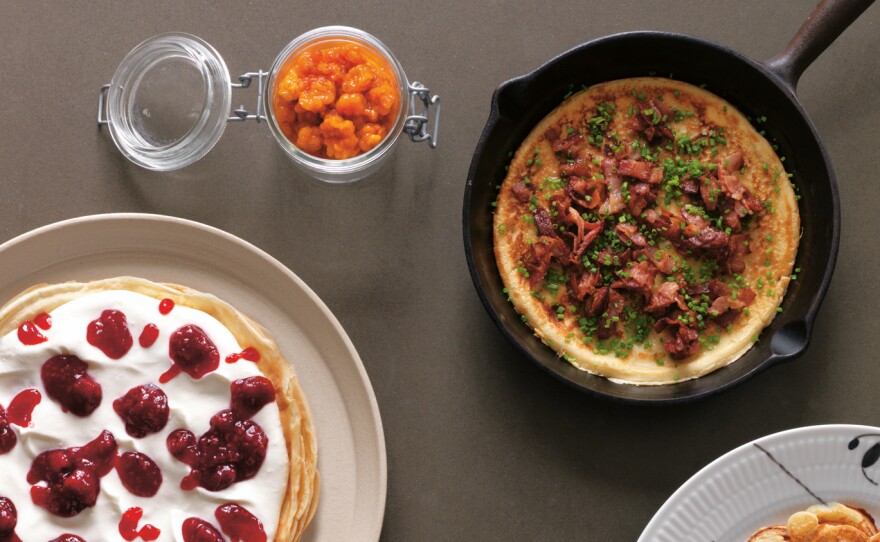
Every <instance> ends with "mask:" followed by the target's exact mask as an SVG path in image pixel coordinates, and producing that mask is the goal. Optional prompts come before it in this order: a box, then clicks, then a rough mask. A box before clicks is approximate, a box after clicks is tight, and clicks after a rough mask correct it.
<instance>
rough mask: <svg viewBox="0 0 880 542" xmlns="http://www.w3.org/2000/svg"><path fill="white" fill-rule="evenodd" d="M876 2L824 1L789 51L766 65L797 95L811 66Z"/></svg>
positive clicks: (793, 41)
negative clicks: (798, 85) (802, 77)
mask: <svg viewBox="0 0 880 542" xmlns="http://www.w3.org/2000/svg"><path fill="white" fill-rule="evenodd" d="M873 3H874V0H822V1H821V2H819V5H818V6H816V9H814V10H813V12H812V13H811V14H810V16H809V17H808V18H807V20H806V21H805V22H804V24H803V26H801V28H800V30H798V31H797V34H795V35H794V37H793V38H791V41H790V42H788V45H787V46H786V47H785V49H784V50H782V51H781V52H780V53H779V54H777V55H776V56H774V57H773V58H771V59H769V60H767V61H766V62H764V64H765V65H766V66H767V68H768V69H769V70H770V71H771V72H773V73H774V74H775V75H776V76H777V77H779V78H780V79H782V81H783V82H784V83H785V84H786V86H788V88H789V89H790V90H791V92H792V94H793V93H794V92H795V91H796V90H797V83H798V79H800V78H801V75H802V74H803V73H804V71H805V70H806V69H807V68H808V67H809V65H810V64H812V63H813V61H814V60H816V58H818V57H819V55H820V54H822V52H823V51H825V49H827V48H828V46H829V45H831V43H832V42H833V41H834V40H835V39H837V37H838V36H840V34H842V33H843V31H844V30H846V28H847V27H848V26H849V25H851V24H852V23H853V21H855V20H856V19H857V18H858V17H859V15H861V14H862V12H864V11H865V10H866V9H868V7H869V6H870V5H871V4H873Z"/></svg>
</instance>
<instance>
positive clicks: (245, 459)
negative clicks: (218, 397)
mask: <svg viewBox="0 0 880 542" xmlns="http://www.w3.org/2000/svg"><path fill="white" fill-rule="evenodd" d="M166 444H167V446H168V451H169V452H171V455H173V456H174V457H175V458H176V459H177V460H179V461H181V462H183V463H186V464H187V465H189V466H190V467H191V469H192V470H191V471H190V473H189V474H188V475H186V476H185V477H184V478H183V480H181V482H180V487H181V488H183V489H184V490H190V489H195V488H196V486H201V487H203V488H205V489H207V490H208V491H220V490H221V489H225V488H227V487H229V486H231V485H232V484H233V483H235V482H240V481H242V480H247V479H250V478H253V477H254V476H256V474H257V472H259V470H260V467H261V466H262V465H263V460H264V459H265V458H266V448H267V447H268V444H269V439H268V437H266V433H264V432H263V428H262V427H260V426H259V425H258V424H256V423H254V422H252V421H250V420H239V419H236V417H235V416H234V415H233V413H232V411H231V410H221V411H220V412H218V413H217V414H215V415H214V417H212V418H211V428H210V429H208V431H207V432H206V433H205V434H204V435H202V436H201V437H200V438H199V439H198V440H197V439H196V437H195V435H194V434H193V433H192V432H191V431H188V430H186V429H178V430H176V431H173V432H172V433H171V434H170V435H168V439H167V440H166Z"/></svg>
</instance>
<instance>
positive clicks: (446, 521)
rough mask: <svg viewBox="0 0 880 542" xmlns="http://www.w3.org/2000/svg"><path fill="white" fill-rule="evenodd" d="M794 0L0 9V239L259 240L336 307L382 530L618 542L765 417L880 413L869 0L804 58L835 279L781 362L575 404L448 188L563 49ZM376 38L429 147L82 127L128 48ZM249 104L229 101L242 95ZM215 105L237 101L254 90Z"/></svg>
mask: <svg viewBox="0 0 880 542" xmlns="http://www.w3.org/2000/svg"><path fill="white" fill-rule="evenodd" d="M813 5H814V3H813V1H812V0H798V1H791V2H762V1H756V0H748V1H739V2H711V3H710V2H694V1H671V2H670V1H663V2H640V1H637V0H622V1H621V0H617V1H595V2H583V1H570V2H559V3H550V4H548V5H542V3H540V2H517V3H504V2H499V1H491V2H469V1H458V2H432V3H428V2H397V3H395V2H390V1H365V2H350V3H342V2H308V3H307V2H303V1H292V2H272V3H269V2H266V3H263V2H249V3H241V4H238V3H235V2H230V1H220V2H198V3H185V4H184V3H177V2H161V3H160V2H138V3H118V2H78V3H77V2H64V3H60V2H15V3H11V2H3V3H2V4H0V74H2V90H0V171H2V185H0V186H2V197H0V238H2V240H6V239H10V238H12V237H14V236H16V235H18V234H21V233H24V232H26V231H28V230H30V229H32V228H35V227H38V226H42V225H45V224H48V223H51V222H55V221H58V220H62V219H66V218H71V217H76V216H81V215H87V214H94V213H106V212H118V211H137V212H149V213H160V214H167V215H175V216H180V217H184V218H189V219H193V220H197V221H200V222H204V223H207V224H210V225H212V226H216V227H218V228H222V229H224V230H226V231H229V232H231V233H233V234H235V235H238V236H240V237H242V238H244V239H246V240H248V241H250V242H252V243H254V244H255V245H257V246H259V247H261V248H263V249H264V250H266V251H268V252H269V253H270V254H272V255H273V256H275V257H276V258H278V259H279V260H280V261H282V262H283V263H284V264H286V265H287V266H288V267H290V268H291V269H292V270H293V271H294V272H295V273H296V274H298V275H299V276H300V277H301V278H302V279H304V280H305V281H306V282H307V283H308V284H309V285H310V286H311V287H312V288H313V289H314V290H315V291H316V292H317V294H318V295H319V296H320V297H321V298H322V299H323V300H324V301H325V302H326V303H327V305H328V306H329V307H330V309H331V310H332V311H333V312H334V313H335V314H336V316H337V317H338V319H339V320H340V322H341V323H342V325H343V326H344V328H345V329H346V330H347V331H348V333H349V335H350V336H351V339H352V340H353V342H354V344H355V346H356V347H357V349H358V351H359V352H360V354H361V357H362V358H363V361H364V365H365V366H366V368H367V371H368V373H369V375H370V378H371V379H372V383H373V387H374V389H375V391H376V396H377V398H378V402H379V407H380V409H381V412H382V418H383V422H384V425H385V437H386V442H387V447H388V466H389V469H388V477H389V480H388V483H389V484H388V501H387V512H386V519H385V527H384V530H383V537H382V538H383V540H389V541H391V540H394V541H398V540H402V541H410V540H574V539H580V540H624V541H625V540H634V539H635V538H636V537H637V536H638V534H639V533H640V532H641V530H642V528H643V527H644V526H645V524H646V523H647V522H648V520H649V519H650V518H651V516H652V515H653V513H654V512H655V511H656V510H657V508H659V507H660V506H661V505H662V504H663V502H664V501H665V500H666V498H667V497H669V495H671V494H672V492H673V491H674V490H675V489H676V488H677V487H678V486H679V485H681V484H682V483H683V482H684V481H685V480H687V479H688V478H689V477H690V476H691V475H692V474H693V473H695V472H696V471H697V470H699V469H700V468H702V467H703V466H704V465H706V464H707V463H709V462H710V461H712V460H713V459H715V458H716V457H718V456H719V455H721V454H723V453H724V452H726V451H728V450H730V449H732V448H734V447H736V446H738V445H740V444H742V443H745V442H747V441H749V440H752V439H754V438H757V437H760V436H763V435H766V434H769V433H773V432H776V431H779V430H783V429H787V428H791V427H797V426H802V425H811V424H820V423H863V424H872V425H878V424H880V415H878V409H877V405H878V394H877V391H876V390H877V384H878V382H880V359H878V355H877V353H876V352H877V347H876V341H877V340H878V339H877V338H878V335H880V333H878V332H880V318H878V315H877V310H876V308H877V306H878V304H880V293H878V287H880V283H878V280H877V274H876V269H877V265H878V253H877V239H878V237H880V213H878V211H877V205H878V202H880V179H878V177H880V174H878V171H880V169H878V165H877V164H878V162H877V144H878V141H880V106H878V99H880V91H878V88H880V60H878V56H877V54H878V51H880V8H878V7H877V6H874V7H873V8H871V9H869V10H868V12H867V13H866V14H865V15H863V16H862V18H861V19H860V20H858V21H857V22H856V23H855V24H854V25H853V26H852V27H851V28H850V29H849V30H848V31H847V32H846V33H845V34H844V35H843V36H842V37H841V38H840V39H839V40H838V41H837V42H836V43H835V44H833V45H832V46H831V47H830V49H829V50H828V51H826V52H825V54H824V55H822V56H821V57H820V58H819V60H818V61H817V62H816V63H815V64H814V65H813V66H812V67H811V68H810V69H809V70H808V71H807V73H806V74H805V75H804V77H803V78H802V79H801V82H800V85H799V96H800V99H801V101H802V103H803V105H804V108H805V109H806V110H807V112H808V113H809V114H810V116H811V118H812V120H813V122H814V123H815V124H816V127H817V128H818V130H819V133H820V134H821V135H822V137H823V139H824V141H825V144H826V146H827V148H828V151H829V153H830V155H831V158H832V160H833V163H834V167H835V169H836V171H837V175H838V178H839V181H840V189H841V201H842V209H843V238H842V243H841V249H840V257H839V260H838V266H837V271H836V274H835V276H834V280H833V282H832V284H831V288H830V290H829V292H828V296H827V298H826V300H825V303H824V306H823V309H822V311H821V313H820V315H819V318H818V320H817V322H816V327H815V334H814V337H813V343H812V346H811V347H810V349H809V351H808V352H807V354H806V355H805V356H803V357H802V358H800V359H799V360H797V361H795V362H793V363H790V364H788V365H784V366H781V367H778V368H775V369H773V370H771V371H769V372H767V373H765V374H763V375H761V376H760V377H758V378H756V379H754V380H752V381H750V382H748V383H746V384H745V385H742V386H740V387H738V388H736V389H734V390H732V391H730V392H727V393H724V394H722V395H721V396H719V397H715V398H712V399H709V400H706V401H703V402H700V403H697V404H693V405H687V406H680V407H673V408H640V407H634V406H621V405H617V404H611V403H608V402H604V401H600V400H596V399H592V398H589V397H586V396H584V395H581V394H580V393H578V392H576V391H573V390H571V389H569V388H568V387H566V386H564V385H562V384H560V383H558V382H557V381H555V380H553V379H552V378H551V377H549V376H547V375H546V374H545V373H544V372H542V371H541V370H539V369H538V368H536V367H534V366H533V365H532V364H531V363H529V362H528V361H527V360H526V359H524V358H523V357H522V356H521V355H519V354H518V353H517V352H516V351H515V350H514V348H513V347H512V346H511V345H509V344H508V343H507V342H506V341H505V339H504V338H503V337H502V335H501V333H500V332H499V331H498V330H497V329H496V328H495V326H494V325H493V323H492V322H491V320H490V319H489V317H488V316H487V314H486V313H485V312H484V310H483V308H482V306H481V304H480V302H479V299H478V298H477V295H476V293H475V291H474V288H473V286H472V283H471V280H470V277H469V275H468V272H467V266H466V263H465V256H464V249H463V245H462V239H461V226H460V223H461V201H462V194H463V190H464V185H465V179H466V174H467V168H468V164H469V162H470V159H471V155H472V153H473V149H474V145H475V143H476V141H477V138H478V137H479V134H480V132H481V131H482V128H483V125H484V123H485V121H486V117H487V115H488V107H489V99H490V97H491V94H492V91H493V90H494V89H495V87H496V86H497V85H498V84H499V83H501V82H502V81H504V80H506V79H508V78H511V77H513V76H517V75H520V74H523V73H526V72H528V71H531V70H532V69H534V68H535V67H537V66H538V65H539V64H541V63H542V62H543V61H545V60H546V59H548V58H550V57H551V56H554V55H556V54H558V53H560V52H562V51H564V50H566V49H568V48H570V47H572V46H575V45H577V44H579V43H582V42H583V41H586V40H589V39H592V38H596V37H599V36H602V35H605V34H609V33H613V32H620V31H625V30H636V29H658V30H672V31H678V32H684V33H689V34H693V35H697V36H701V37H705V38H709V39H712V40H715V41H718V42H721V43H723V44H725V45H728V46H731V47H733V48H735V49H738V50H740V51H742V52H743V53H745V54H747V55H749V56H751V57H752V58H756V59H763V58H767V57H769V56H771V55H772V54H773V53H775V52H776V51H777V50H778V49H780V48H781V47H783V46H784V45H785V43H786V42H787V41H788V39H789V37H790V36H791V35H792V34H793V33H794V32H795V31H796V30H797V28H798V27H799V26H800V25H801V23H802V21H803V20H804V19H805V18H806V16H807V15H808V14H809V12H810V11H811V10H812V8H813ZM328 24H347V25H351V26H356V27H359V28H362V29H364V30H366V31H368V32H371V33H373V34H375V35H376V36H378V37H379V38H380V39H382V40H383V41H384V42H385V43H386V44H388V45H389V46H390V47H391V49H392V50H394V51H395V52H396V53H397V55H398V57H399V58H400V60H401V62H402V63H403V65H404V67H405V69H406V71H407V74H408V75H409V77H410V78H411V79H418V80H419V81H422V82H424V83H425V84H427V85H428V86H429V87H431V89H432V90H434V91H435V92H437V93H439V94H441V95H442V98H443V120H442V127H443V132H442V142H441V146H440V147H439V148H438V149H437V150H435V151H431V150H429V149H428V148H427V146H426V145H418V146H417V145H412V144H409V143H408V142H406V141H403V142H401V145H400V148H399V149H398V153H397V154H396V156H395V158H394V159H393V163H392V164H391V165H390V166H389V167H386V168H385V169H384V171H383V172H382V173H380V174H379V175H377V176H375V177H372V178H370V179H368V180H366V181H362V182H360V183H358V184H355V185H352V186H345V187H333V186H327V185H323V184H319V183H317V182H314V181H312V180H310V179H308V178H305V177H304V176H302V175H301V174H299V173H298V172H297V171H296V170H294V168H293V166H292V165H291V164H290V163H289V162H288V159H287V158H286V157H285V156H284V155H283V154H282V152H281V151H280V150H279V149H278V148H277V147H276V145H275V143H274V141H273V139H272V138H271V136H270V134H269V132H268V130H267V129H266V128H265V126H259V125H256V124H253V123H247V124H242V125H233V126H229V128H228V130H227V131H226V133H225V135H224V137H223V138H222V139H221V141H220V142H219V143H218V144H217V146H216V147H215V148H214V150H213V152H211V153H210V154H209V155H208V156H207V157H206V158H204V159H203V160H202V161H200V162H198V163H197V164H195V165H193V166H191V167H189V168H186V169H184V170H182V171H180V172H177V173H152V172H149V171H146V170H142V169H139V168H137V167H136V166H133V165H131V164H129V163H128V162H127V161H126V160H125V159H124V158H123V157H122V155H120V154H119V153H118V152H117V150H116V148H115V147H114V145H113V142H112V141H111V139H110V137H109V135H108V134H107V133H106V131H105V130H98V129H97V128H96V126H95V121H94V114H95V109H96V98H97V89H98V87H99V86H100V85H101V84H102V83H105V82H107V81H109V79H110V77H111V75H112V74H113V71H114V70H115V68H116V66H117V64H118V62H119V61H120V60H121V59H122V57H123V56H124V55H125V54H126V53H127V52H128V51H129V50H130V49H131V48H132V47H133V46H134V45H136V44H137V43H138V42H140V41H141V40H143V39H145V38H147V37H149V36H152V35H154V34H157V33H161V32H167V31H172V30H178V31H186V32H190V33H193V34H196V35H198V36H200V37H202V38H204V39H205V40H207V41H208V42H210V43H211V44H213V45H214V46H215V47H216V48H217V49H218V50H219V51H220V53H221V54H222V55H223V56H224V58H225V60H226V62H227V65H228V66H229V68H230V70H231V72H232V73H233V74H234V75H237V74H239V73H243V72H245V71H250V70H255V69H258V68H264V69H265V68H268V66H269V64H270V63H271V61H272V60H273V59H274V57H275V55H276V53H277V52H278V51H279V50H280V49H281V48H282V47H283V46H284V45H285V44H286V43H287V42H288V41H290V40H291V39H293V38H294V37H295V36H297V35H299V34H300V33H302V32H304V31H306V30H309V29H311V28H314V27H317V26H323V25H328ZM243 96H245V95H243ZM246 96H247V97H242V98H239V97H234V98H233V99H234V100H235V101H236V102H238V101H244V102H245V103H246V104H250V103H252V100H251V98H250V96H251V95H246Z"/></svg>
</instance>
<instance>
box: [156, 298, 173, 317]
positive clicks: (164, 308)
mask: <svg viewBox="0 0 880 542" xmlns="http://www.w3.org/2000/svg"><path fill="white" fill-rule="evenodd" d="M173 309H174V300H173V299H168V298H167V297H166V298H165V299H163V300H162V301H160V302H159V313H160V314H163V315H164V314H168V313H169V312H171V311H172V310H173Z"/></svg>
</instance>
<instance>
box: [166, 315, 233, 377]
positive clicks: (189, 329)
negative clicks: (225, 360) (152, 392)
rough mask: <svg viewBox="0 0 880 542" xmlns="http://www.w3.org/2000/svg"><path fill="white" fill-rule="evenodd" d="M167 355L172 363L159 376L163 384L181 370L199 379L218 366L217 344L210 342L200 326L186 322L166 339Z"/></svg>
mask: <svg viewBox="0 0 880 542" xmlns="http://www.w3.org/2000/svg"><path fill="white" fill-rule="evenodd" d="M168 355H169V356H170V357H171V360H172V361H173V362H174V365H172V366H171V368H170V369H168V370H167V371H166V372H165V373H164V374H163V375H162V376H161V377H159V382H161V383H163V384H164V383H165V382H168V381H169V380H171V379H172V378H174V377H175V376H177V375H178V374H180V372H181V371H183V372H184V373H186V374H188V375H189V376H191V377H193V378H195V379H199V378H202V377H203V376H205V375H206V374H208V373H210V372H211V371H215V370H217V367H219V366H220V353H219V352H218V351H217V346H216V345H214V343H213V342H211V339H209V338H208V336H207V335H206V334H205V332H204V331H202V328H200V327H199V326H195V325H192V324H187V325H185V326H183V327H181V328H180V329H177V330H175V331H174V333H172V334H171V339H170V340H169V341H168Z"/></svg>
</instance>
